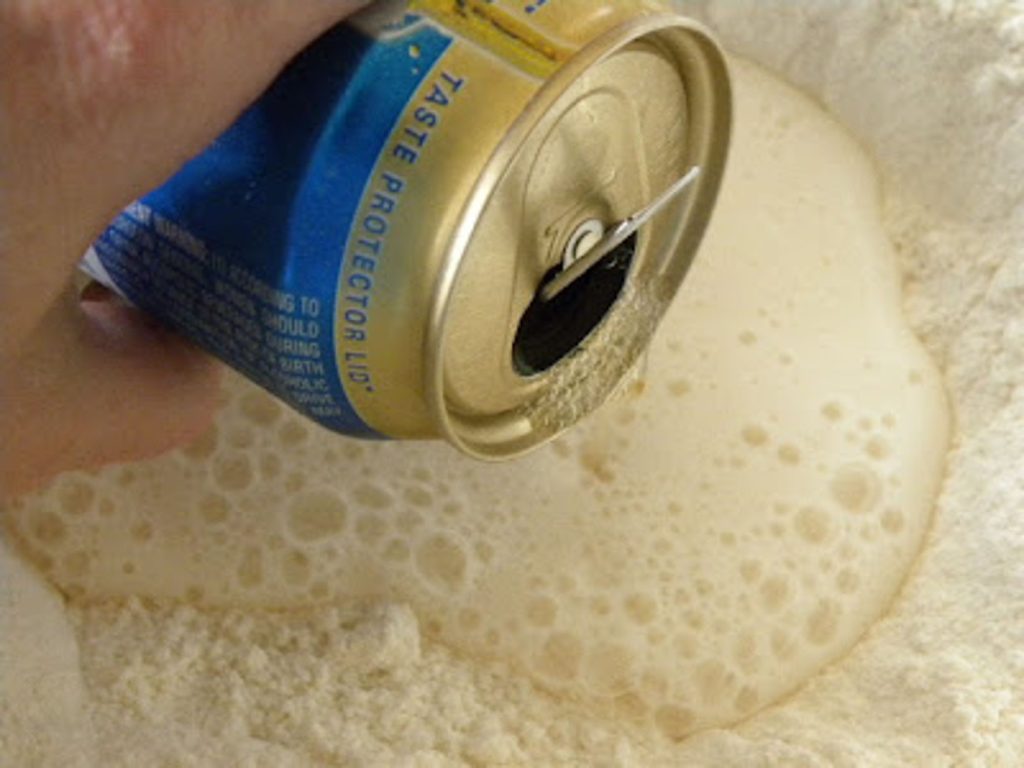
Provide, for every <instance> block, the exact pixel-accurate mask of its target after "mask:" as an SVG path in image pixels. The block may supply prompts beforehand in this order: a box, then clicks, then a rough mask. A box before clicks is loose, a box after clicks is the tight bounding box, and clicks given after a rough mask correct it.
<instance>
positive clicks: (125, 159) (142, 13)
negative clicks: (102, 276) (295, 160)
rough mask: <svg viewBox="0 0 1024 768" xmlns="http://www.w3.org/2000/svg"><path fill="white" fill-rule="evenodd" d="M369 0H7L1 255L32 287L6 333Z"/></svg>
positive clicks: (0, 12)
mask: <svg viewBox="0 0 1024 768" xmlns="http://www.w3.org/2000/svg"><path fill="white" fill-rule="evenodd" d="M363 4H365V3H364V2H360V1H359V0H204V1H203V2H196V1H195V0H164V1H162V2H148V1H147V0H9V1H6V2H0V72H3V73H4V75H3V77H0V189H3V190H5V191H7V192H8V194H5V195H4V196H3V197H2V198H0V258H2V259H4V260H5V261H6V262H8V264H7V265H6V266H7V269H6V271H7V272H8V274H10V275H11V277H12V278H14V277H16V279H17V284H18V291H19V293H23V294H24V295H26V296H32V297H34V298H35V300H34V301H33V302H23V301H21V302H18V301H15V302H11V304H12V305H13V307H12V306H5V312H6V318H5V325H6V328H7V335H8V336H9V337H10V336H15V337H17V336H19V335H21V334H20V332H21V331H25V330H27V329H29V328H30V327H31V326H32V325H33V323H34V322H35V321H37V320H38V318H39V317H40V316H41V314H42V312H43V311H44V309H45V307H46V306H47V305H48V304H49V302H50V301H52V300H53V299H54V298H55V297H56V296H57V295H58V293H59V292H60V291H61V290H62V289H63V287H64V285H65V282H66V280H67V277H68V275H69V273H70V271H71V270H72V269H73V267H74V264H75V263H76V262H77V259H78V257H79V256H80V255H81V254H82V253H83V252H84V250H85V248H86V247H87V246H88V244H89V243H90V242H91V241H92V240H93V239H94V238H95V237H96V236H97V235H98V234H99V232H100V231H101V230H102V228H103V227H104V226H105V225H106V223H107V222H108V221H109V220H110V219H111V218H112V217H113V216H114V215H115V214H116V213H117V211H118V210H120V209H121V208H122V207H123V206H124V205H126V204H127V203H128V202H130V201H131V200H132V199H133V198H135V197H137V196H139V195H141V194H143V193H145V192H146V191H148V190H149V189H151V188H153V187H155V186H157V185H158V184H159V183H161V182H162V181H163V180H165V179H166V178H167V177H169V176H170V175H171V174H172V173H173V172H174V171H175V170H177V168H179V167H180V166H181V164H182V163H183V162H184V161H186V160H187V159H188V158H190V157H192V156H193V155H195V154H197V153H198V152H199V151H200V150H201V149H202V148H203V147H204V146H206V144H208V143H209V142H210V141H212V140H213V139H214V138H215V137H216V136H217V135H218V134H219V133H220V132H221V131H223V130H224V129H225V128H226V127H227V126H228V125H229V124H230V123H231V121H232V120H233V119H234V118H235V117H237V115H238V114H239V113H240V112H241V110H242V109H244V108H245V106H246V105H247V104H249V103H250V102H251V101H252V100H254V99H255V98H256V96H257V95H258V94H259V93H260V92H261V91H262V90H263V89H265V88H266V86H267V85H268V84H269V83H270V81H271V80H272V79H273V77H274V76H275V75H276V74H277V73H278V72H279V71H280V70H281V68H282V67H283V66H284V65H285V63H286V62H287V61H288V60H289V59H290V58H291V57H292V56H294V55H295V53H296V52H297V51H298V50H300V49H301V48H302V47H303V46H304V45H305V44H307V43H308V42H310V41H311V40H312V39H313V38H314V37H315V36H316V35H317V34H318V33H320V32H321V31H323V30H325V29H326V28H327V27H329V26H330V25H332V24H333V23H335V22H337V21H338V20H340V19H341V18H343V17H344V16H346V15H347V14H349V13H351V12H352V11H353V10H354V9H355V8H357V7H358V6H360V5H363ZM12 190H13V191H14V193H13V194H12V193H10V191H12ZM13 259H17V260H18V267H19V268H18V270H17V274H16V275H15V274H14V270H12V269H10V262H11V261H12V260H13ZM0 287H2V286H0ZM5 298H6V297H5ZM5 305H6V302H5Z"/></svg>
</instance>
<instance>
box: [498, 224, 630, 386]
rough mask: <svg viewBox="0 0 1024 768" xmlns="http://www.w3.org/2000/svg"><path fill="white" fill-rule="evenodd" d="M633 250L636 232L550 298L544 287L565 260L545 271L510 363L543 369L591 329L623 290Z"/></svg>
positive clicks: (526, 370) (529, 371) (530, 371)
mask: <svg viewBox="0 0 1024 768" xmlns="http://www.w3.org/2000/svg"><path fill="white" fill-rule="evenodd" d="M635 253H636V233H634V234H632V235H630V237H629V238H627V239H626V240H625V241H623V242H622V243H621V244H619V245H618V246H617V247H616V248H615V250H613V251H612V252H611V253H609V254H607V255H606V256H605V257H604V258H602V259H601V260H600V261H598V262H597V263H596V264H594V266H593V267H591V268H590V269H588V270H587V271H586V273H584V274H582V275H580V276H579V278H577V279H576V280H575V281H573V283H572V284H570V285H569V286H567V287H566V288H565V289H564V290H563V291H561V292H560V293H559V294H558V295H557V296H555V297H554V298H552V299H550V300H545V299H544V298H543V297H542V296H541V289H542V288H543V287H544V286H545V285H547V284H548V283H549V282H551V280H553V279H554V278H555V276H556V275H557V274H558V273H559V272H561V270H562V266H561V265H558V266H555V267H552V268H551V269H550V270H549V271H548V273H547V274H546V275H544V279H543V280H541V282H540V285H539V286H537V293H536V294H534V297H533V301H531V302H530V305H529V306H528V307H527V308H526V311H525V312H524V313H523V316H522V318H521V319H520V320H519V327H518V328H517V329H516V337H515V340H514V341H513V342H512V363H513V365H514V367H515V370H516V372H517V373H519V374H520V375H522V376H533V375H535V374H538V373H543V372H544V371H546V370H548V369H549V368H551V367H552V366H553V365H554V364H555V363H557V362H558V361H559V360H561V359H562V358H564V357H565V356H566V355H568V354H569V353H571V352H572V351H573V350H574V349H576V347H578V346H579V344H580V342H582V341H583V340H584V339H585V338H586V337H587V336H588V335H590V332H591V331H592V330H594V328H596V327H597V325H598V324H599V323H600V322H601V320H602V319H603V318H604V316H605V315H606V314H608V310H609V309H610V308H611V306H612V304H614V303H615V300H616V299H617V298H618V297H619V295H620V294H621V293H622V288H623V286H624V285H625V284H626V276H627V275H628V274H629V267H630V265H631V264H632V263H633V255H634V254H635Z"/></svg>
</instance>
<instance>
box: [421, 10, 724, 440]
mask: <svg viewBox="0 0 1024 768" xmlns="http://www.w3.org/2000/svg"><path fill="white" fill-rule="evenodd" d="M731 113H732V104H731V94H730V88H729V79H728V72H727V69H726V64H725V61H724V57H723V55H722V53H721V51H720V50H719V48H718V47H717V45H716V44H715V42H714V41H713V40H712V38H711V37H710V36H709V34H708V33H707V32H706V31H704V30H703V29H702V28H701V27H699V26H698V25H696V24H694V23H693V22H691V21H690V20H688V19H685V18H681V17H678V16H674V15H658V16H646V17H640V18H637V19H635V20H633V21H632V22H629V23H627V24H626V25H624V26H621V27H619V28H617V29H615V30H612V31H611V32H609V33H608V34H606V35H604V36H602V37H601V38H599V39H597V40H595V41H594V42H593V43H591V44H589V45H588V46H586V47H584V48H583V49H582V50H581V51H580V52H579V53H577V54H576V55H575V56H574V57H573V58H571V59H570V60H569V61H568V62H567V63H566V64H565V65H563V66H562V68H561V69H559V71H558V72H557V73H556V74H555V75H554V77H553V78H552V79H551V80H550V81H548V82H547V83H546V84H545V85H544V86H543V87H542V89H541V90H540V92H539V93H538V94H537V96H536V97H535V98H534V100H533V101H532V102H531V105H530V107H529V108H528V110H527V111H526V113H524V114H523V115H522V116H521V117H520V119H519V120H518V121H517V122H516V123H515V125H514V126H513V128H512V130H510V132H509V135H508V136H507V137H506V139H505V141H504V142H503V144H502V146H501V147H500V148H499V150H498V152H496V153H495V156H494V157H493V158H492V160H491V162H490V164H489V166H488V168H487V170H486V171H485V173H484V174H483V176H482V178H481V180H480V182H479V183H478V186H477V189H476V192H475V193H474V198H475V202H476V203H477V204H476V205H474V201H473V200H471V202H470V204H469V205H468V206H467V211H468V212H467V213H466V215H465V216H464V220H463V222H462V224H461V225H460V227H459V228H458V230H457V232H456V237H455V240H454V245H453V248H452V252H451V253H450V255H449V269H450V274H451V280H450V281H448V283H447V284H446V286H445V287H444V289H443V290H442V291H440V292H439V295H438V297H437V304H436V307H435V310H436V311H435V314H434V319H433V322H432V324H431V328H430V332H429V335H428V347H427V348H428V350H429V352H428V354H429V355H430V357H429V358H428V371H427V378H428V380H427V393H428V399H429V401H430V403H431V407H432V408H433V410H434V413H435V419H436V420H437V423H439V424H440V425H441V427H442V430H443V433H444V436H445V437H446V438H447V439H448V440H449V441H451V442H452V443H454V444H455V445H456V446H458V447H459V448H460V449H462V450H463V451H465V452H467V453H470V454H472V455H476V456H478V457H481V458H502V457H508V456H512V455H516V454H519V453H522V452H524V451H526V450H529V449H530V448H532V447H535V446H537V445H539V444H541V443H543V442H545V441H547V440H549V439H551V438H553V437H555V436H556V435H558V434H559V433H560V432H561V431H563V430H564V429H566V428H568V427H570V426H571V425H572V424H574V423H575V422H577V421H578V420H579V419H580V418H582V417H583V416H585V415H586V414H587V413H589V412H590V411H592V410H593V409H594V408H596V407H598V406H599V405H600V404H601V403H602V402H604V401H605V400H606V399H607V398H608V396H609V395H610V394H611V393H612V392H613V391H614V390H615V388H616V387H617V386H618V384H619V382H620V381H621V379H622V378H623V377H624V376H625V375H626V374H627V373H628V372H629V371H630V370H631V369H632V367H633V366H634V364H635V363H636V361H637V359H638V358H639V357H640V355H641V354H642V353H643V352H644V350H645V349H646V347H647V344H648V342H649V341H650V338H651V336H652V335H653V333H654V331H655V329H656V327H657V323H658V321H659V320H660V319H661V317H662V315H663V314H664V312H665V310H666V309H667V307H668V304H669V303H670V301H671V299H672V297H673V296H674V295H675V293H676V290H677V289H678V287H679V285H680V283H681V282H682V280H683V278H684V276H685V275H686V272H687V270H688V269H689V266H690V264H691V262H692V260H693V258H694V255H695V253H696V250H697V247H698V245H699V243H700V240H701V238H702V236H703V233H704V230H705V228H706V226H707V223H708V220H709V218H710V215H711V211H712V208H713V206H714V202H715V198H716V196H717V193H718V188H719V185H720V182H721V178H722V173H723V170H724V166H725V158H726V154H727V150H728V144H729V133H730V124H731Z"/></svg>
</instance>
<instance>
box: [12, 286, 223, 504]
mask: <svg viewBox="0 0 1024 768" xmlns="http://www.w3.org/2000/svg"><path fill="white" fill-rule="evenodd" d="M30 348H31V350H32V352H31V353H29V354H25V355H22V356H21V357H19V358H18V359H17V360H16V361H15V364H14V365H12V366H9V367H8V370H7V371H6V372H5V373H6V375H5V376H4V384H5V392H4V396H5V401H6V402H7V403H8V404H9V405H10V406H11V407H5V408H4V410H3V412H2V414H0V422H2V423H0V426H2V431H3V435H4V446H5V449H6V451H7V455H6V456H4V457H2V461H0V484H2V487H3V488H4V490H5V491H6V492H7V493H8V494H20V493H24V492H25V491H28V490H31V489H32V488H35V487H37V486H38V485H40V484H41V483H43V482H44V481H45V480H46V479H48V478H49V477H51V476H52V475H54V474H56V473H57V472H59V471H62V470H64V469H67V468H72V467H76V468H90V467H97V466H101V465H103V464H106V463H110V462H115V461H123V460H127V459H136V458H144V457H148V456H153V455H157V454H159V453H162V452H164V451H166V450H168V449H169V448H172V447H174V446H176V445H180V444H182V443H184V442H187V441H189V440H191V439H193V438H194V437H196V436H197V435H199V434H200V433H201V432H202V431H203V430H204V429H205V428H206V426H207V425H208V423H209V421H210V419H211V417H212V414H213V411H214V409H215V407H216V403H217V393H218V381H219V374H220V366H219V364H217V363H215V362H214V361H212V360H211V359H210V358H208V357H207V356H206V355H204V354H202V353H201V352H200V351H199V350H197V349H195V348H194V347H192V346H190V345H189V344H188V343H187V342H185V341H183V340H181V339H180V338H179V337H177V336H175V335H173V334H171V333H169V332H168V331H166V330H164V329H162V328H160V327H159V326H158V325H156V324H155V323H154V322H153V321H152V320H150V319H149V318H147V317H146V316H144V315H143V314H142V313H140V312H139V311H138V310H135V309H133V308H131V307H128V306H126V305H124V304H123V303H121V302H120V301H119V300H116V297H113V296H112V295H107V294H104V293H102V292H100V291H96V290H94V289H90V291H88V292H87V294H86V300H85V301H83V302H82V303H81V304H80V305H79V304H78V302H76V301H74V300H73V298H67V299H62V300H61V301H60V302H59V303H58V304H57V305H56V306H55V308H54V311H52V312H51V313H48V314H47V316H46V317H45V318H44V321H43V322H42V323H40V325H39V326H38V329H37V332H36V333H35V334H34V335H33V338H32V344H31V347H30Z"/></svg>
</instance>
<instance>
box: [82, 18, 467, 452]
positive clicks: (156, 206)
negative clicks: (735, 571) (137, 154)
mask: <svg viewBox="0 0 1024 768" xmlns="http://www.w3.org/2000/svg"><path fill="white" fill-rule="evenodd" d="M452 40H453V38H452V37H451V36H449V35H448V34H446V33H445V32H444V31H442V30H441V29H439V28H438V27H437V26H434V25H432V24H429V23H425V22H424V20H423V19H422V18H421V17H419V16H417V15H415V14H409V13H405V14H401V15H399V16H398V17H397V18H392V19H390V20H389V21H388V23H387V24H386V25H385V26H384V27H380V28H378V29H376V30H373V31H372V32H371V31H367V30H366V28H365V25H364V28H363V30H360V29H358V28H357V27H355V26H352V25H343V26H339V27H336V28H335V29H333V30H331V31H330V32H328V33H327V34H326V35H324V36H323V37H322V38H321V39H320V40H319V41H318V42H317V43H315V44H314V45H313V46H312V47H310V48H309V49H307V50H306V51H305V52H303V53H302V54H301V55H300V56H299V57H298V58H297V59H296V60H295V61H294V62H292V64H290V65H289V67H288V68H287V69H286V70H285V72H284V73H283V74H282V75H281V76H280V77H279V78H278V80H277V81H276V82H275V83H274V85H273V86H272V87H271V88H270V90H269V91H267V93H266V94H265V95H264V96H263V97H261V98H260V100H259V101H258V102H257V103H256V104H254V105H253V106H252V107H251V108H250V109H249V110H248V111H247V112H246V113H245V114H244V115H243V116H242V117H241V118H240V119H239V120H238V121H237V122H236V123H235V124H234V125H233V126H232V127H231V128H230V129H229V130H228V131H227V132H226V133H224V134H223V135H222V136H221V137H220V138H218V139H217V140H216V141H215V142H214V144H213V145H212V146H211V147H210V148H209V149H208V150H206V151H205V152H204V153H203V154H201V155H199V156H198V157H196V158H195V159H193V160H192V161H191V162H189V163H188V164H187V165H186V166H185V167H184V168H183V169H182V170H181V171H180V172H179V173H178V174H177V175H176V176H175V177H174V178H173V179H172V180H171V181H170V182H169V183H167V184H166V185H165V186H163V187H162V188H160V189H158V190H157V191H155V192H153V193H152V194H150V195H148V196H146V197H144V198H143V199H141V200H139V201H138V202H136V203H135V204H133V205H132V206H130V207H129V208H128V209H127V210H125V211H124V212H123V213H122V214H121V215H120V216H119V217H118V218H117V219H116V220H115V221H114V222H113V224H112V225H111V226H110V227H109V228H108V229H107V231H106V232H105V233H104V234H103V235H102V236H101V237H100V238H99V240H98V241H97V242H96V243H94V245H93V249H92V250H91V252H90V254H89V255H88V257H87V260H86V267H87V269H89V270H90V271H91V272H93V274H94V276H96V277H97V278H99V279H101V280H102V281H103V282H106V283H108V284H110V285H112V286H113V287H115V288H116V289H117V290H118V291H120V292H121V293H122V294H124V295H125V297H126V298H127V299H128V300H130V301H131V302H132V303H134V304H135V305H137V306H139V307H140V308H142V309H144V310H146V311H148V312H150V313H152V314H154V315H156V316H157V317H160V318H162V319H163V320H164V321H165V322H167V323H168V324H169V325H171V326H172V327H175V328H176V329H178V330H179V331H181V332H182V333H184V334H185V335H187V336H188V337H189V338H191V339H192V340H193V341H195V342H196V343H197V344H199V345H201V346H202V347H204V348H205V349H207V350H208V351H209V352H210V353H212V354H213V355H215V356H217V357H219V358H221V359H222V360H224V361H226V362H228V363H229V364H230V365H231V366H233V367H234V368H236V369H238V370H239V371H241V372H242V373H243V374H245V375H246V376H247V377H249V378H250V379H252V380H254V381H256V382H257V383H258V384H260V385H261V386H264V387H266V388H267V389H269V390H270V391H271V392H273V393H275V394H276V395H277V396H279V397H281V398H282V399H283V400H285V401H286V402H288V403H289V404H291V405H292V406H293V407H295V408H296V409H298V410H299V411H301V412H303V413H305V414H307V415H309V416H311V417H312V418H314V419H315V420H316V421H318V422H319V423H321V424H323V425H324V426H326V427H328V428H331V429H334V430H336V431H339V432H343V433H346V434H350V435H358V436H364V437H374V436H379V435H377V434H376V432H375V431H374V430H373V429H372V428H371V427H370V426H369V425H368V424H367V423H366V421H365V420H364V419H363V418H362V417H361V416H360V414H359V413H357V411H356V409H355V408H354V407H353V405H352V402H351V400H350V398H349V396H348V395H347V394H346V390H345V385H344V381H345V379H346V378H347V379H348V380H349V382H350V385H352V384H353V383H354V384H357V385H359V386H362V387H371V388H372V386H373V384H372V381H371V379H370V376H369V372H368V370H367V371H363V370H361V363H360V361H359V360H357V359H352V360H348V361H339V360H338V359H337V354H336V345H335V333H336V330H335V328H336V321H337V322H338V324H339V325H338V327H339V328H340V329H341V330H339V331H338V332H349V333H352V334H358V333H359V332H360V327H361V326H362V325H364V324H365V322H366V317H367V313H368V311H369V306H368V303H369V300H370V292H369V288H370V287H371V286H372V280H373V275H372V271H370V270H369V269H368V270H365V271H366V274H364V275H363V277H355V278H353V277H352V275H349V276H348V278H346V282H348V283H351V285H348V286H339V280H340V279H341V274H342V268H343V261H344V255H345V250H346V244H347V243H348V242H349V240H350V238H352V237H355V238H357V239H361V240H362V242H363V251H364V252H365V254H366V260H365V262H364V265H363V266H364V267H370V268H371V269H372V266H371V265H372V261H371V258H370V257H372V256H373V254H374V253H379V252H380V251H381V249H382V242H383V240H384V239H385V238H386V237H387V235H388V229H389V215H390V214H391V213H393V211H394V209H395V208H396V207H397V206H398V205H399V204H400V196H401V191H402V186H403V181H402V179H400V178H398V177H390V178H389V177H386V176H385V177H384V178H381V179H377V178H375V177H374V169H375V168H376V166H377V163H378V158H379V156H380V155H381V153H382V151H384V150H385V148H386V147H385V145H386V142H387V141H388V139H389V136H390V135H391V133H392V130H393V129H394V128H395V126H396V124H397V123H398V121H399V120H400V119H401V118H402V116H403V114H404V113H405V112H406V110H407V108H408V107H409V106H410V99H411V98H412V97H413V95H414V94H415V93H417V91H418V90H419V89H420V87H421V85H422V84H423V83H424V81H425V80H426V79H427V78H428V77H435V78H441V79H442V80H443V79H444V77H443V74H444V73H442V72H435V71H434V70H435V67H436V66H437V65H438V62H439V61H440V60H441V58H442V56H443V55H444V53H445V51H446V50H447V49H448V47H449V46H450V45H451V43H452ZM461 84H462V83H461V82H460V81H458V80H457V78H454V77H451V76H449V79H448V82H447V88H448V89H449V91H450V90H451V89H453V88H456V87H460V86H461ZM388 150H389V151H390V148H388ZM409 151H413V148H410V149H409ZM366 195H372V196H374V197H373V200H374V201H375V202H376V204H375V205H373V206H371V208H370V210H371V212H372V213H371V214H370V215H364V216H363V219H362V220H360V221H357V220H356V218H357V216H358V215H359V214H360V212H361V211H365V210H366V206H365V205H364V197H365V196H366ZM339 288H340V290H339ZM345 329H348V330H347V331H346V330H345ZM342 367H344V368H345V369H346V370H345V371H342V370H341V368H342ZM363 367H364V368H365V366H363Z"/></svg>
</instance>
